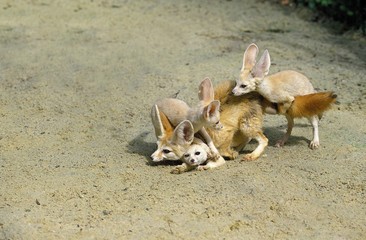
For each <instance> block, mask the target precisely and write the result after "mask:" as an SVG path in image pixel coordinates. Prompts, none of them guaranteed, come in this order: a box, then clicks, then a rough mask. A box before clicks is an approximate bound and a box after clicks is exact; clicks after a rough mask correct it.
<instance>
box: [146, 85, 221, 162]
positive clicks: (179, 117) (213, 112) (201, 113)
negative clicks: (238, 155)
mask: <svg viewBox="0 0 366 240" xmlns="http://www.w3.org/2000/svg"><path fill="white" fill-rule="evenodd" d="M213 91H214V90H213V86H212V83H211V80H210V79H209V78H205V79H204V80H203V81H202V82H201V84H200V87H199V94H198V96H199V100H200V104H199V106H198V107H196V108H190V107H189V106H188V105H187V104H186V103H185V102H184V101H181V100H178V99H173V98H164V99H161V100H159V101H157V102H156V104H155V105H156V106H154V107H153V109H152V114H151V116H152V121H153V124H154V127H156V126H158V125H159V124H158V123H157V122H158V121H159V119H157V118H156V116H157V114H156V113H154V111H156V108H158V109H159V111H160V113H161V114H163V115H165V116H166V117H167V119H168V122H169V123H170V124H171V125H172V126H177V125H178V124H181V123H182V122H183V121H185V120H189V121H190V122H191V123H192V125H193V131H194V133H196V132H198V133H199V134H200V135H201V136H202V137H203V138H204V140H205V141H206V143H207V145H208V147H209V148H210V150H211V151H212V157H213V159H214V160H215V161H212V162H209V163H208V164H207V165H205V168H212V167H217V166H220V165H222V164H224V163H225V160H224V159H223V158H222V157H221V156H220V154H219V152H218V150H217V149H216V147H215V145H214V144H213V142H212V140H211V138H210V136H209V135H208V134H207V132H206V129H205V127H207V128H211V127H212V128H215V129H221V128H222V125H221V123H220V113H219V108H220V102H219V101H215V100H214V99H213V94H214V93H213ZM155 133H156V136H157V137H158V138H161V135H158V134H157V132H156V128H155ZM167 142H168V143H169V140H168V141H167ZM184 148H185V151H186V150H187V148H186V147H184ZM164 150H165V153H164ZM162 151H163V154H159V152H162ZM168 154H171V155H172V153H171V152H168V149H162V148H160V147H159V143H158V149H157V150H156V152H155V153H153V155H152V158H153V161H155V162H157V161H161V160H163V159H167V160H178V159H180V158H181V157H182V155H183V152H179V154H178V153H175V155H176V156H174V158H175V159H172V157H171V156H168ZM158 156H160V157H158Z"/></svg>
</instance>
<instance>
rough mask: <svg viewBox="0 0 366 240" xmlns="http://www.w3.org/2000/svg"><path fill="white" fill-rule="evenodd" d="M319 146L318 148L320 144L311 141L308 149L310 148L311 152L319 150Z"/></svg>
mask: <svg viewBox="0 0 366 240" xmlns="http://www.w3.org/2000/svg"><path fill="white" fill-rule="evenodd" d="M319 146H320V143H319V142H318V141H311V142H310V144H309V148H311V149H313V150H315V149H317V148H319Z"/></svg>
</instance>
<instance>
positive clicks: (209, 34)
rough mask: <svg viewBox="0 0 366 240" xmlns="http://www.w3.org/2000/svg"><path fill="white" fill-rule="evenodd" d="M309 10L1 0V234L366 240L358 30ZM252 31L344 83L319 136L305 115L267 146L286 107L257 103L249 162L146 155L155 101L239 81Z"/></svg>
mask: <svg viewBox="0 0 366 240" xmlns="http://www.w3.org/2000/svg"><path fill="white" fill-rule="evenodd" d="M66 2H68V4H66ZM302 16H303V14H301V12H299V11H298V10H296V11H290V9H287V10H286V9H284V8H282V7H280V6H278V5H276V4H271V3H269V2H266V1H261V2H260V1H255V0H247V1H238V0H232V1H209V0H206V1H203V0H198V1H193V0H192V1H164V0H161V1H142V0H138V1H135V0H134V1H128V0H126V1H122V0H121V1H117V0H103V1H87V0H75V1H61V0H55V1H46V0H29V1H21V0H7V1H0V124H1V128H0V239H366V122H365V119H366V112H365V104H366V97H365V95H366V81H365V75H366V62H365V61H366V42H365V39H362V38H361V39H360V38H358V37H357V36H355V35H353V34H347V35H344V36H339V35H334V34H332V31H330V29H329V28H327V27H325V26H322V25H319V24H316V23H313V22H310V21H308V19H306V18H304V17H302ZM251 42H255V43H257V45H258V46H259V48H260V50H261V52H262V51H263V50H264V49H265V48H267V49H268V50H269V52H270V53H271V58H272V62H273V65H272V68H271V73H274V72H277V71H279V70H285V69H293V70H297V71H300V72H302V73H305V74H306V75H307V76H308V77H309V78H310V79H311V80H312V83H313V85H314V86H315V87H317V88H319V89H320V90H325V89H326V90H334V91H335V92H336V93H337V94H338V97H339V99H338V100H339V102H340V104H339V105H336V106H335V107H334V108H333V109H332V110H331V111H329V112H327V113H326V114H325V116H324V118H323V119H322V121H321V124H320V141H321V147H320V149H318V150H315V151H312V150H310V149H309V148H308V144H309V140H310V139H311V137H312V131H311V126H310V125H309V124H308V122H307V121H306V120H297V121H296V126H295V128H294V131H293V135H292V137H291V138H290V139H289V143H288V144H287V145H286V146H285V147H284V148H281V149H279V148H275V147H274V144H275V142H276V140H277V138H279V137H280V136H281V135H282V134H283V132H284V130H285V128H286V121H285V118H284V117H281V116H266V118H265V122H264V131H265V134H266V136H267V137H268V138H269V140H270V145H269V146H268V148H267V149H266V151H265V155H264V156H262V157H261V158H260V159H258V160H257V161H253V162H240V161H239V160H233V161H228V162H227V163H226V164H225V165H224V166H222V167H220V168H217V169H214V170H209V171H203V172H197V171H193V172H188V173H184V174H181V175H173V174H170V170H171V169H172V168H173V167H174V164H169V163H165V164H151V163H150V154H151V153H152V152H153V151H154V150H155V148H156V143H155V141H156V140H155V136H154V134H153V128H152V124H151V121H150V117H149V111H150V107H151V105H152V103H153V102H154V101H155V100H156V99H158V98H161V97H166V96H170V95H172V94H174V93H176V92H177V91H180V93H179V95H178V97H179V98H180V99H183V100H185V101H187V102H188V103H189V104H193V103H195V102H196V101H197V87H198V84H199V82H200V81H201V80H202V79H203V78H204V77H207V76H208V77H210V78H211V79H212V81H213V83H214V84H217V83H218V82H220V81H223V80H225V79H236V78H237V77H238V75H239V70H240V67H241V64H242V56H243V52H244V50H245V48H246V47H247V46H248V44H250V43H251ZM254 147H255V143H251V144H249V145H248V146H247V147H246V150H247V151H250V150H253V149H254Z"/></svg>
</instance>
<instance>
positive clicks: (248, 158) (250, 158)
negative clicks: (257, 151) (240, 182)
mask: <svg viewBox="0 0 366 240" xmlns="http://www.w3.org/2000/svg"><path fill="white" fill-rule="evenodd" d="M258 157H259V156H256V155H254V154H251V153H249V154H245V155H244V157H243V158H242V159H241V161H253V160H256V159H257V158H258Z"/></svg>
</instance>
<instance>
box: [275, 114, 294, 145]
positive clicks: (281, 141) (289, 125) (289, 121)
mask: <svg viewBox="0 0 366 240" xmlns="http://www.w3.org/2000/svg"><path fill="white" fill-rule="evenodd" d="M285 116H286V119H287V131H286V133H285V135H284V136H283V137H282V138H281V139H279V140H278V141H277V143H276V147H283V145H285V143H286V142H287V140H288V138H289V137H290V135H291V132H292V129H293V127H294V119H293V118H292V117H291V116H290V115H288V114H286V115H285Z"/></svg>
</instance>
